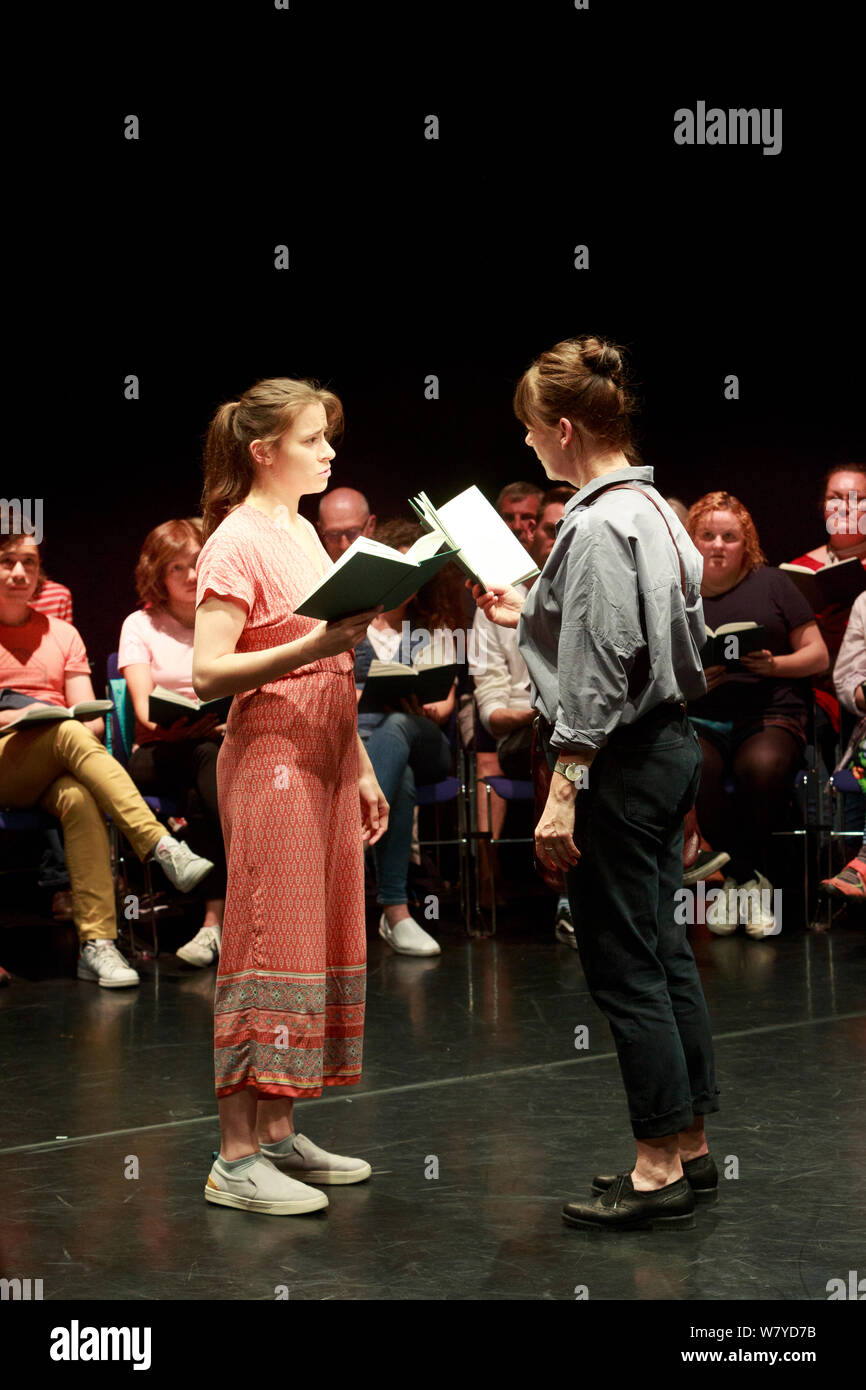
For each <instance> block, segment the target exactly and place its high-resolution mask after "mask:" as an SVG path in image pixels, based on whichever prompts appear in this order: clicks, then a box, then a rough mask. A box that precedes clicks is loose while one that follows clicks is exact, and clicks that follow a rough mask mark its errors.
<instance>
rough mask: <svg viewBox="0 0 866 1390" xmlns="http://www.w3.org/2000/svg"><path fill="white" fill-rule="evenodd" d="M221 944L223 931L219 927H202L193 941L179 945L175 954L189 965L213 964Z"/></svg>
mask: <svg viewBox="0 0 866 1390" xmlns="http://www.w3.org/2000/svg"><path fill="white" fill-rule="evenodd" d="M221 945H222V931H221V929H220V928H219V927H202V928H201V929H200V930H199V931H197V932H196V934H195V936H194V937H193V939H192V941H187V943H186V944H185V945H184V946H178V948H177V951H176V952H175V955H178V956H180V958H181V960H185V961H186V963H187V965H213V963H214V961H215V960H216V958H217V956H218V955H219V953H220V947H221Z"/></svg>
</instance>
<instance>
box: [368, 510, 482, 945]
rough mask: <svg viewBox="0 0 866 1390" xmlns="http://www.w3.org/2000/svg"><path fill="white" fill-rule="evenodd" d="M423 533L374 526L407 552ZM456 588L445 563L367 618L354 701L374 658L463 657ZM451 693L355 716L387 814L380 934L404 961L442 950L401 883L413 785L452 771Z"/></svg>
mask: <svg viewBox="0 0 866 1390" xmlns="http://www.w3.org/2000/svg"><path fill="white" fill-rule="evenodd" d="M422 534H423V533H422V530H421V527H420V526H417V525H415V523H414V522H411V521H401V520H395V521H388V522H385V523H384V524H383V525H381V526H379V527H377V529H376V535H375V539H376V540H377V541H381V542H382V544H383V545H390V546H393V548H394V549H395V550H401V551H403V552H405V551H407V550H408V549H409V547H410V546H411V545H412V544H413V543H414V542H415V541H416V540H417V539H418V537H419V536H420V535H422ZM462 587H463V580H462V576H461V574H460V571H458V570H457V569H456V567H455V566H454V565H452V564H448V565H445V566H444V568H443V569H441V570H440V571H439V573H438V574H437V575H435V576H434V577H433V579H431V580H430V582H429V583H427V584H425V585H424V586H423V587H422V588H421V589H420V590H419V591H418V593H417V594H415V595H413V597H412V598H410V599H407V600H406V602H405V603H402V604H401V605H400V607H399V608H395V609H393V610H392V611H391V612H390V613H380V614H379V615H378V617H376V618H374V619H373V621H372V623H371V624H370V626H369V627H368V628H367V636H366V637H365V639H364V640H363V641H362V642H359V644H358V646H357V647H356V648H355V685H356V687H357V690H358V699H359V700H360V698H361V694H362V692H363V689H364V684H365V682H366V679H367V673H368V671H369V669H370V664H371V662H372V661H373V660H374V659H378V660H379V661H399V662H401V663H402V664H403V665H405V666H412V665H415V666H419V665H422V664H423V663H424V662H425V661H429V662H431V663H434V664H435V665H437V666H439V665H445V664H449V663H451V662H453V661H455V660H457V659H458V657H459V656H461V655H462V653H461V652H460V651H459V650H458V646H457V643H456V642H455V639H454V636H453V634H455V633H456V632H457V631H458V630H459V628H460V626H461V624H462V621H463V618H462V607H461V603H460V590H461V589H462ZM455 690H456V684H455V685H454V686H452V688H451V692H450V694H449V696H448V698H447V699H445V700H440V701H438V702H437V703H434V704H428V705H420V704H419V703H418V698H417V696H415V695H413V696H412V699H411V700H403V701H401V705H402V709H401V710H390V711H389V712H387V713H381V714H359V715H358V732H359V733H360V735H361V738H362V739H363V740H364V744H365V746H366V749H367V752H368V754H369V755H370V761H371V763H372V764H373V768H374V769H375V772H376V777H377V778H378V781H379V786H380V787H381V788H382V791H383V793H384V795H385V798H386V800H387V802H388V804H389V806H390V808H391V810H390V818H389V822H388V830H387V833H386V834H385V835H384V836H383V838H382V839H381V840H380V841H379V842H378V844H376V845H374V846H373V848H372V853H373V856H374V862H375V865H376V880H377V886H378V900H379V905H380V906H381V908H382V914H381V917H380V920H379V935H380V936H382V937H383V938H384V939H385V941H387V942H388V944H389V946H392V947H393V949H394V950H395V951H398V952H400V953H401V954H403V955H408V956H433V955H438V954H439V953H440V949H441V948H440V946H439V943H438V941H436V940H435V938H434V937H432V936H431V935H430V934H429V932H426V931H425V930H424V929H423V927H421V926H420V925H419V924H418V922H416V921H415V920H414V918H413V917H412V915H411V913H410V912H409V907H408V889H407V878H408V871H409V852H410V846H411V842H412V823H413V819H414V813H415V789H416V786H417V785H418V784H420V783H430V782H440V781H442V779H443V778H445V777H448V776H449V775H450V773H451V765H452V754H451V746H450V744H449V742H448V739H447V738H446V736H445V733H444V732H443V730H444V729H445V728H446V727H447V725H448V724H449V722H450V720H451V715H452V713H453V711H454V708H455Z"/></svg>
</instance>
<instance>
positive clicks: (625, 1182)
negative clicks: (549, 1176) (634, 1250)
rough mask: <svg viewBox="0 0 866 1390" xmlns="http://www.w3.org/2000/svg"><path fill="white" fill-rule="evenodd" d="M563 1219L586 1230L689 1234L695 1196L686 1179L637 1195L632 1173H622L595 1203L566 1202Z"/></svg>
mask: <svg viewBox="0 0 866 1390" xmlns="http://www.w3.org/2000/svg"><path fill="white" fill-rule="evenodd" d="M562 1217H563V1220H564V1221H567V1222H568V1224H569V1226H580V1227H582V1228H583V1229H584V1230H611V1231H652V1230H655V1229H657V1228H658V1229H662V1230H664V1229H669V1230H679V1231H688V1230H691V1228H692V1227H693V1226H694V1224H695V1194H694V1192H692V1189H691V1188H690V1187H689V1184H688V1182H687V1180H686V1179H685V1178H678V1179H677V1181H676V1182H671V1183H668V1185H667V1187H659V1188H657V1189H656V1190H655V1191H654V1192H635V1190H634V1184H633V1183H632V1180H631V1174H630V1173H620V1175H619V1176H618V1177H616V1178H614V1180H613V1183H612V1184H611V1186H610V1187H608V1188H607V1189H606V1190H605V1191H604V1192H602V1194H601V1196H600V1197H596V1198H595V1200H594V1201H592V1202H566V1204H565V1206H564V1207H563V1208H562Z"/></svg>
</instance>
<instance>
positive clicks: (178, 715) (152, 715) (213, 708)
mask: <svg viewBox="0 0 866 1390" xmlns="http://www.w3.org/2000/svg"><path fill="white" fill-rule="evenodd" d="M233 699H234V696H233V695H221V696H220V698H219V699H218V700H205V702H204V704H202V702H201V701H200V700H191V699H190V697H189V696H188V695H178V693H177V691H175V690H166V688H165V686H164V685H155V686H154V687H153V690H151V692H150V697H149V699H148V706H147V714H148V718H149V719H150V720H151V722H152V723H153V724H158V725H159V726H160V728H161V729H170V728H171V726H172V724H176V723H177V721H178V719H182V718H183V716H184V715H185V714H186V715H189V717H190V719H204V717H205V715H206V714H218V715H219V722H220V723H221V724H224V723H225V721H226V719H228V715H229V709H230V708H231V703H232V700H233Z"/></svg>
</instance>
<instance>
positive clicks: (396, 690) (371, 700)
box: [358, 661, 460, 714]
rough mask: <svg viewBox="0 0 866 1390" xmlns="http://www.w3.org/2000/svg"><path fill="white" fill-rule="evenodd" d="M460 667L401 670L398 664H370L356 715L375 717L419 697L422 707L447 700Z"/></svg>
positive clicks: (381, 662) (394, 662) (402, 666)
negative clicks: (371, 715) (385, 710)
mask: <svg viewBox="0 0 866 1390" xmlns="http://www.w3.org/2000/svg"><path fill="white" fill-rule="evenodd" d="M459 670H460V667H459V666H455V665H449V666H404V665H403V664H402V663H401V662H399V661H371V662H370V669H369V671H368V672H367V679H366V681H365V682H364V690H363V694H362V695H361V699H360V700H359V702H358V713H359V714H376V713H378V712H379V710H381V709H384V707H385V706H386V705H393V706H394V708H395V709H399V708H400V701H401V700H402V699H406V700H408V699H409V697H410V696H411V695H417V696H418V703H419V704H421V705H432V704H433V703H434V702H435V701H436V700H446V699H447V698H448V693H449V691H450V689H451V687H452V685H453V684H454V680H455V677H456V676H457V673H458V671H459Z"/></svg>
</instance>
